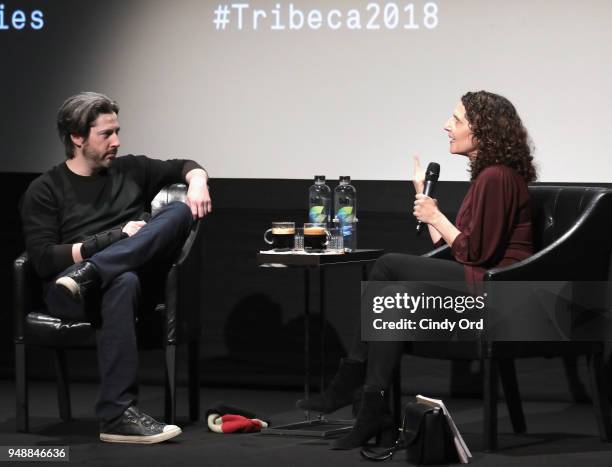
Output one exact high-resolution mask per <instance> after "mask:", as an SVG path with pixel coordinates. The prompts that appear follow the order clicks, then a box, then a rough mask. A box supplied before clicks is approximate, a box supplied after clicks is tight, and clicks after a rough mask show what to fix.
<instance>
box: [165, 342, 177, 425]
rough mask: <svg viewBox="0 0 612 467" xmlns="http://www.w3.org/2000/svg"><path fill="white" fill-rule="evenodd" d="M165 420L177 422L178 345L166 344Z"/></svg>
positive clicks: (171, 423)
mask: <svg viewBox="0 0 612 467" xmlns="http://www.w3.org/2000/svg"><path fill="white" fill-rule="evenodd" d="M165 420H166V423H168V424H169V425H174V423H175V422H176V345H173V344H168V345H166V397H165Z"/></svg>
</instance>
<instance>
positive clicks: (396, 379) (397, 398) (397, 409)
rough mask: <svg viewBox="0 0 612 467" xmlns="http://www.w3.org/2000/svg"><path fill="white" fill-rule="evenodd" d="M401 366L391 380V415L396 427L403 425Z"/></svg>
mask: <svg viewBox="0 0 612 467" xmlns="http://www.w3.org/2000/svg"><path fill="white" fill-rule="evenodd" d="M399 366H400V365H398V368H396V370H395V371H394V372H393V377H392V379H391V413H392V415H393V423H395V425H396V426H400V425H401V423H402V379H401V373H400V369H399Z"/></svg>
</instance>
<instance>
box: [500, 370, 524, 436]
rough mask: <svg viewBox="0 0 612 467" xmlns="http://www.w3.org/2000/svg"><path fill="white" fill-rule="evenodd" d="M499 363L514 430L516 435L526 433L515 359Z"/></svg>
mask: <svg viewBox="0 0 612 467" xmlns="http://www.w3.org/2000/svg"><path fill="white" fill-rule="evenodd" d="M498 363H499V376H500V378H501V383H502V387H503V388H504V395H505V396H506V405H507V406H508V412H509V413H510V421H511V422H512V429H513V430H514V432H515V433H525V432H526V431H527V425H526V423H525V415H524V414H523V404H522V403H521V395H520V393H519V388H518V381H517V379H516V368H515V366H514V359H512V358H504V359H500V360H498Z"/></svg>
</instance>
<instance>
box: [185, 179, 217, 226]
mask: <svg viewBox="0 0 612 467" xmlns="http://www.w3.org/2000/svg"><path fill="white" fill-rule="evenodd" d="M185 179H186V181H187V183H188V184H189V189H188V190H187V200H186V203H187V206H189V207H190V208H191V213H192V214H193V218H194V219H199V218H201V217H204V216H205V215H206V214H208V213H210V212H211V211H212V201H211V199H210V194H209V192H208V177H207V176H206V172H204V171H203V170H202V169H193V170H191V171H189V172H188V173H187V175H186V177H185Z"/></svg>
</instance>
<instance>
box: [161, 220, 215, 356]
mask: <svg viewBox="0 0 612 467" xmlns="http://www.w3.org/2000/svg"><path fill="white" fill-rule="evenodd" d="M204 222H205V221H204V220H203V219H199V220H197V221H196V222H195V223H194V226H193V228H192V230H191V232H190V234H189V236H188V237H187V240H186V241H185V243H184V245H183V248H182V250H181V252H180V254H179V257H178V258H177V260H176V261H175V262H174V264H173V265H172V267H171V268H170V271H169V272H168V276H167V279H166V302H165V305H166V326H167V329H166V331H167V332H166V337H167V343H168V344H175V343H177V342H185V341H187V340H192V339H194V338H196V337H199V335H200V328H201V311H202V299H201V297H202V290H201V289H202V287H201V284H200V283H199V281H200V280H201V278H202V267H201V265H202V263H203V249H202V242H203V240H204V233H205V223H204Z"/></svg>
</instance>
